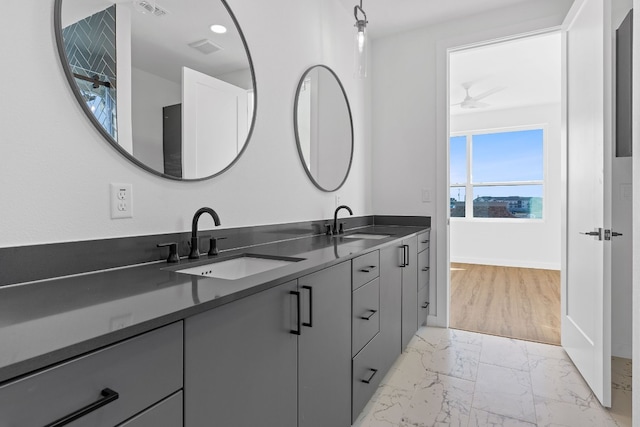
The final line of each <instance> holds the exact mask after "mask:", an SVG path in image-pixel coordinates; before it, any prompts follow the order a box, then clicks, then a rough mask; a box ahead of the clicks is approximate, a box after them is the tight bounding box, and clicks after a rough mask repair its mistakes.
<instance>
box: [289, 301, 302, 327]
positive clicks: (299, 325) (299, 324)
mask: <svg viewBox="0 0 640 427" xmlns="http://www.w3.org/2000/svg"><path fill="white" fill-rule="evenodd" d="M289 294H290V295H295V297H296V306H297V311H298V320H297V321H296V322H297V327H298V329H292V330H291V333H292V334H294V335H300V331H301V330H302V325H301V322H302V319H301V317H300V292H298V291H289Z"/></svg>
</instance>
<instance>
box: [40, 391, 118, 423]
mask: <svg viewBox="0 0 640 427" xmlns="http://www.w3.org/2000/svg"><path fill="white" fill-rule="evenodd" d="M100 396H101V397H100V399H98V400H96V401H95V402H93V403H90V404H89V405H87V406H85V407H84V408H80V409H78V410H77V411H75V412H73V413H71V414H69V415H67V416H65V417H62V418H60V419H59V420H57V421H54V422H52V423H50V424H47V425H46V426H44V427H62V426H66V425H67V424H69V423H71V422H73V421H75V420H77V419H79V418H82V417H84V416H85V415H87V414H89V413H91V412H93V411H95V410H96V409H98V408H101V407H103V406H104V405H107V404H109V403H111V402H113V401H114V400H117V399H118V397H120V395H119V394H118V393H117V392H115V391H113V390H111V389H110V388H105V389H103V390H102V391H101V392H100Z"/></svg>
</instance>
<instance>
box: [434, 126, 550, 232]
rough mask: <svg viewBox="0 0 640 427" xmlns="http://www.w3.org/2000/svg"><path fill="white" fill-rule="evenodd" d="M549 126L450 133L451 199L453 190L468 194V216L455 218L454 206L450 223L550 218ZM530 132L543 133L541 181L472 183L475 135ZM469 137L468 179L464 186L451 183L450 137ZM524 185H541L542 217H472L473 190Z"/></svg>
mask: <svg viewBox="0 0 640 427" xmlns="http://www.w3.org/2000/svg"><path fill="white" fill-rule="evenodd" d="M547 128H548V124H547V123H541V124H530V125H522V126H507V127H498V128H487V129H476V130H466V131H458V132H451V133H450V134H449V139H448V141H447V158H448V161H449V164H448V176H447V181H449V186H448V187H449V189H448V193H447V194H449V196H448V200H450V198H451V190H452V189H453V188H464V191H465V216H464V217H455V216H451V207H449V209H448V214H447V215H448V217H449V219H450V220H451V221H454V222H458V221H468V222H503V223H509V224H513V223H526V224H532V223H543V222H545V221H546V218H547V204H548V203H547V198H548V197H547V180H548V173H547V167H548V163H549V162H548V158H547V133H548V132H547V130H548V129H547ZM528 130H542V180H533V181H503V182H473V165H472V160H473V157H472V156H473V137H474V136H475V135H487V134H494V133H508V132H518V131H528ZM460 136H464V137H466V145H465V147H466V177H467V180H466V182H465V183H460V182H450V179H451V138H454V137H460ZM522 185H540V186H542V218H484V217H478V218H476V217H474V216H473V198H474V193H473V189H474V187H509V186H514V187H515V186H522Z"/></svg>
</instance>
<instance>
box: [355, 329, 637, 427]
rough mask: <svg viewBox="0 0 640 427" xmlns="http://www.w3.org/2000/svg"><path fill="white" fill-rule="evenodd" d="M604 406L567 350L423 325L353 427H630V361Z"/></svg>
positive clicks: (619, 370) (616, 368)
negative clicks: (604, 406)
mask: <svg viewBox="0 0 640 427" xmlns="http://www.w3.org/2000/svg"><path fill="white" fill-rule="evenodd" d="M612 379H613V381H612V383H613V395H612V397H613V408H612V409H606V408H603V407H602V406H600V404H599V403H598V401H597V399H596V398H595V397H594V396H593V394H592V393H591V390H590V389H589V387H588V386H587V385H586V383H585V382H584V380H583V379H582V377H581V376H580V374H579V373H578V371H577V370H576V368H575V367H574V366H573V364H572V363H571V361H570V360H569V358H568V356H567V355H566V353H565V352H564V350H563V349H562V348H561V347H557V346H553V345H548V344H539V343H534V342H529V341H520V340H515V339H509V338H503V337H497V336H492V335H482V334H478V333H474V332H466V331H460V330H455V329H443V328H432V327H423V328H421V329H420V330H419V331H418V332H417V334H416V335H415V336H414V337H413V339H412V340H411V342H410V343H409V345H408V347H407V350H406V351H405V352H404V353H403V354H402V355H401V356H400V358H399V359H398V360H397V361H396V363H395V364H394V365H393V366H392V368H391V370H390V371H389V373H388V374H387V375H386V377H385V378H384V380H383V381H382V384H381V385H380V387H378V390H377V391H376V393H375V394H374V396H373V398H372V399H371V401H370V402H369V403H368V404H367V406H366V407H365V408H364V410H363V412H362V414H360V416H359V418H358V419H357V420H356V422H355V423H354V424H353V426H354V427H427V426H463V427H467V426H469V427H475V426H508V427H519V426H523V427H525V426H568V427H573V426H575V427H589V426H594V427H603V426H612V427H616V426H618V427H623V426H631V361H630V360H628V359H619V358H613V360H612Z"/></svg>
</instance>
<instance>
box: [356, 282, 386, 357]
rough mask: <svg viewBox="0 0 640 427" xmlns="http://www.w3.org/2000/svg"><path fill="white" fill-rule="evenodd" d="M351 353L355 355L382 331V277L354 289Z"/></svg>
mask: <svg viewBox="0 0 640 427" xmlns="http://www.w3.org/2000/svg"><path fill="white" fill-rule="evenodd" d="M352 298H353V299H352V305H353V306H352V311H351V312H352V313H353V318H352V320H351V325H352V326H351V328H352V329H351V330H352V334H351V352H352V353H351V355H352V356H355V355H356V354H357V353H358V352H359V351H360V350H361V349H362V347H364V346H365V345H366V344H367V343H368V342H369V341H371V338H373V337H374V336H375V335H376V334H377V333H378V332H379V331H380V278H376V279H374V280H372V281H371V282H369V283H367V284H366V285H364V286H361V287H359V288H358V289H356V290H355V291H353V297H352Z"/></svg>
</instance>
